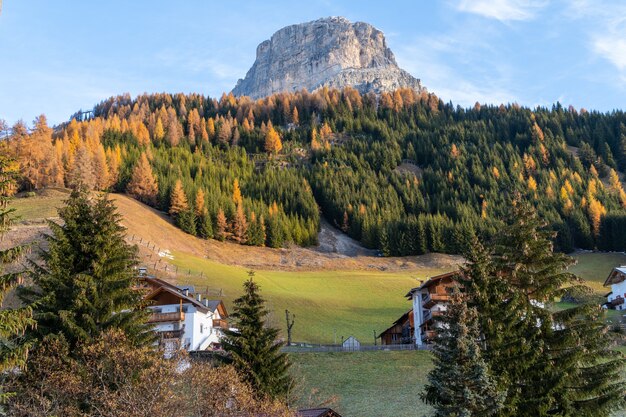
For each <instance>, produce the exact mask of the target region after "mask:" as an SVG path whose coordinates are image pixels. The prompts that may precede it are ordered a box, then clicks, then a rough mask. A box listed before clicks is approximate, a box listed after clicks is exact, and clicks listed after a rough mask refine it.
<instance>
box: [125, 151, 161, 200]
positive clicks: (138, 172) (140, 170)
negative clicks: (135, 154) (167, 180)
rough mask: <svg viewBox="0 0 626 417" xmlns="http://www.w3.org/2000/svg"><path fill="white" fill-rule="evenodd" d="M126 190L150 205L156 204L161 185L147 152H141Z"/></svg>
mask: <svg viewBox="0 0 626 417" xmlns="http://www.w3.org/2000/svg"><path fill="white" fill-rule="evenodd" d="M126 191H127V192H128V194H130V195H132V196H133V197H135V198H136V199H137V200H139V201H142V202H144V203H146V204H150V205H154V204H156V197H157V193H158V192H159V186H158V183H157V180H156V178H155V177H154V174H153V173H152V168H151V167H150V162H148V157H147V156H146V153H145V152H143V153H142V154H141V156H140V157H139V161H138V162H137V165H135V168H134V169H133V173H132V176H131V179H130V182H129V183H128V186H127V187H126Z"/></svg>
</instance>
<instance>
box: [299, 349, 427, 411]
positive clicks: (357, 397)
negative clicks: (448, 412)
mask: <svg viewBox="0 0 626 417" xmlns="http://www.w3.org/2000/svg"><path fill="white" fill-rule="evenodd" d="M291 360H292V361H293V363H294V365H293V372H294V374H295V376H296V378H297V379H298V378H299V380H300V383H301V384H302V389H303V393H304V398H305V399H304V400H303V401H302V402H301V404H299V405H300V406H302V407H306V406H315V403H312V404H307V399H308V396H309V395H310V393H311V392H317V395H316V397H317V398H319V399H328V398H331V397H333V396H336V397H337V401H336V403H334V404H331V407H333V408H334V409H336V410H337V411H338V412H339V413H340V414H341V415H342V416H344V417H356V416H358V417H378V416H395V417H409V416H410V417H414V416H424V415H427V413H428V412H429V411H430V410H431V409H430V407H428V406H427V405H425V404H424V403H422V402H421V401H420V399H419V393H420V391H421V390H422V387H423V386H424V384H425V383H426V375H427V374H428V371H429V370H430V369H431V367H432V363H431V357H430V353H428V352H424V351H402V352H385V351H376V352H358V353H301V354H295V355H291Z"/></svg>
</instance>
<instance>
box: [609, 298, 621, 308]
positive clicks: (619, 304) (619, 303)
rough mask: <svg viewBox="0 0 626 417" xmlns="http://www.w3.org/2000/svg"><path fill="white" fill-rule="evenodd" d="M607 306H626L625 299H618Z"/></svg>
mask: <svg viewBox="0 0 626 417" xmlns="http://www.w3.org/2000/svg"><path fill="white" fill-rule="evenodd" d="M607 304H608V305H609V307H610V308H615V307H617V306H621V305H622V304H624V298H622V297H616V298H614V299H613V300H611V301H609V302H608V303H607Z"/></svg>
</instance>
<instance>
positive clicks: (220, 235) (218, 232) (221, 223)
mask: <svg viewBox="0 0 626 417" xmlns="http://www.w3.org/2000/svg"><path fill="white" fill-rule="evenodd" d="M227 228H228V223H227V220H226V215H225V214H224V210H222V209H221V208H220V209H218V210H217V217H216V219H215V238H216V239H217V240H221V241H224V240H225V239H226V233H227V232H226V229H227Z"/></svg>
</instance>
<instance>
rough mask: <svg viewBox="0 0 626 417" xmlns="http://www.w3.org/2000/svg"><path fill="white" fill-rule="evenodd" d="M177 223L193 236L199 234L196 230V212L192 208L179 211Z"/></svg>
mask: <svg viewBox="0 0 626 417" xmlns="http://www.w3.org/2000/svg"><path fill="white" fill-rule="evenodd" d="M176 224H177V225H178V227H180V228H181V229H182V230H183V232H185V233H189V234H190V235H192V236H196V235H197V234H198V232H197V230H196V214H195V213H194V212H193V210H192V209H190V208H188V209H187V210H185V211H182V212H180V213H178V215H177V216H176Z"/></svg>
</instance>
